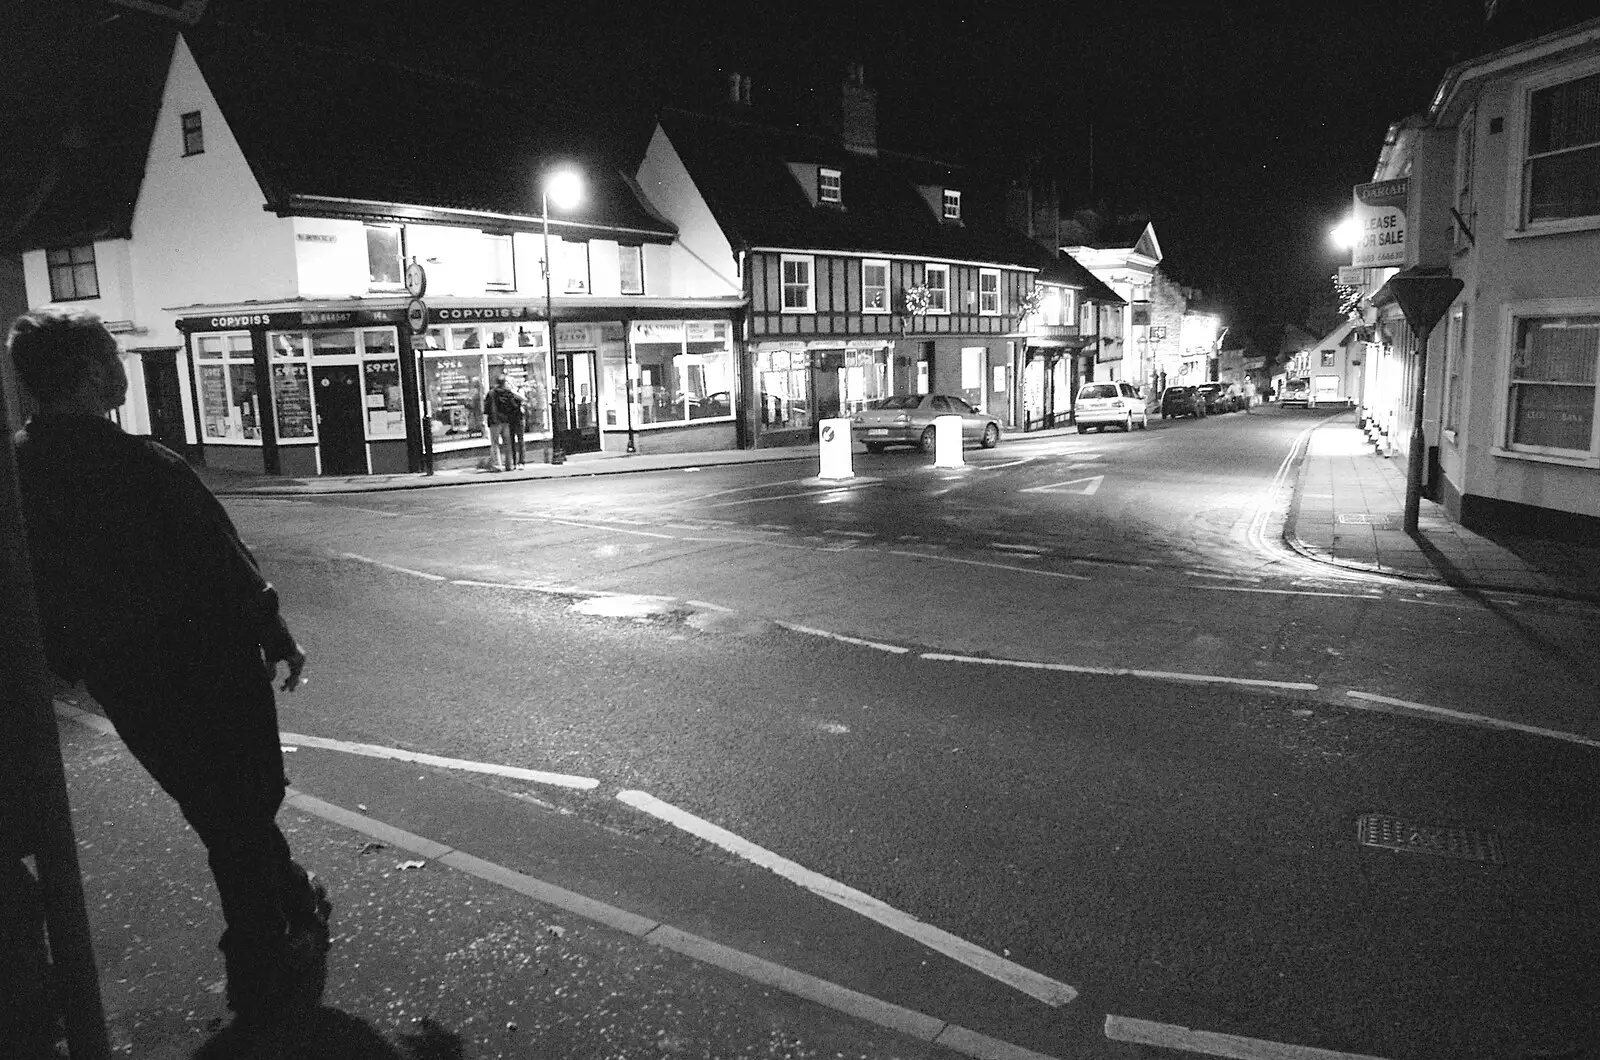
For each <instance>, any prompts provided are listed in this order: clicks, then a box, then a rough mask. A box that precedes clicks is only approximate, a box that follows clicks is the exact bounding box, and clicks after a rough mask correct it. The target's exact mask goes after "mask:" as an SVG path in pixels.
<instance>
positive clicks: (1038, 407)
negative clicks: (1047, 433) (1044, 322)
mask: <svg viewBox="0 0 1600 1060" xmlns="http://www.w3.org/2000/svg"><path fill="white" fill-rule="evenodd" d="M1072 330H1073V331H1076V330H1077V329H1076V328H1074V329H1072ZM1093 341H1094V340H1093V339H1092V338H1086V337H1083V336H1079V335H1069V336H1066V337H1062V338H1040V337H1038V336H1036V335H1034V336H1029V337H1028V338H1027V339H1026V342H1027V345H1026V346H1025V347H1024V348H1023V355H1022V356H1023V365H1022V373H1023V379H1022V414H1023V422H1022V429H1023V430H1024V431H1042V430H1049V429H1050V428H1052V427H1065V426H1066V425H1067V424H1069V423H1071V422H1072V406H1073V402H1074V401H1075V400H1076V398H1077V393H1078V387H1079V386H1081V385H1082V384H1084V383H1087V382H1091V381H1093V379H1094V362H1093V360H1092V359H1089V358H1088V357H1087V356H1086V355H1084V352H1083V351H1084V350H1085V348H1087V347H1089V346H1092V345H1093ZM1080 357H1082V358H1084V359H1085V360H1087V362H1088V363H1087V364H1084V365H1080V363H1079V360H1080Z"/></svg>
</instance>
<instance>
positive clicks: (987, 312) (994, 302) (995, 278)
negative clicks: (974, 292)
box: [978, 269, 1000, 316]
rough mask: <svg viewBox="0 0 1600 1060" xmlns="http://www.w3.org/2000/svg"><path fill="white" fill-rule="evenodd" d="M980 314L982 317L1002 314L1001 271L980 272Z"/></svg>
mask: <svg viewBox="0 0 1600 1060" xmlns="http://www.w3.org/2000/svg"><path fill="white" fill-rule="evenodd" d="M978 313H979V315H981V316H999V314H1000V270H999V269H979V270H978Z"/></svg>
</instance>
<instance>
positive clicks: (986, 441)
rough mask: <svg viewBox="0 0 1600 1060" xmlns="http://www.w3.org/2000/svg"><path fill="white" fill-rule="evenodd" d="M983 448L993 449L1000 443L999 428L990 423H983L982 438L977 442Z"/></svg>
mask: <svg viewBox="0 0 1600 1060" xmlns="http://www.w3.org/2000/svg"><path fill="white" fill-rule="evenodd" d="M978 444H980V445H982V446H983V447H984V448H985V449H993V448H994V447H995V446H997V445H999V444H1000V428H999V427H996V426H995V425H994V424H992V423H986V424H984V425H983V438H982V440H980V442H979V443H978Z"/></svg>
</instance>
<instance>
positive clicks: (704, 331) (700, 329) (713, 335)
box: [684, 320, 728, 342]
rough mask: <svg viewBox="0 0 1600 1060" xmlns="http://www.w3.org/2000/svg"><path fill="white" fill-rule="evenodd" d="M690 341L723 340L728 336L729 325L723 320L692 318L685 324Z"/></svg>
mask: <svg viewBox="0 0 1600 1060" xmlns="http://www.w3.org/2000/svg"><path fill="white" fill-rule="evenodd" d="M684 330H685V331H686V332H687V334H688V340H689V341H690V342H722V341H724V340H725V339H727V337H728V325H727V322H726V321H721V320H691V321H689V322H688V323H687V324H685V325H684Z"/></svg>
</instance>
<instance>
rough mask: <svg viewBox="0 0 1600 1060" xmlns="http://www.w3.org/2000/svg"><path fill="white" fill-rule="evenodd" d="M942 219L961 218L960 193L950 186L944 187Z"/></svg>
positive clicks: (955, 219) (954, 219)
mask: <svg viewBox="0 0 1600 1060" xmlns="http://www.w3.org/2000/svg"><path fill="white" fill-rule="evenodd" d="M944 219H945V220H946V221H959V220H961V193H960V192H959V191H955V190H954V189H952V188H946V189H944Z"/></svg>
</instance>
